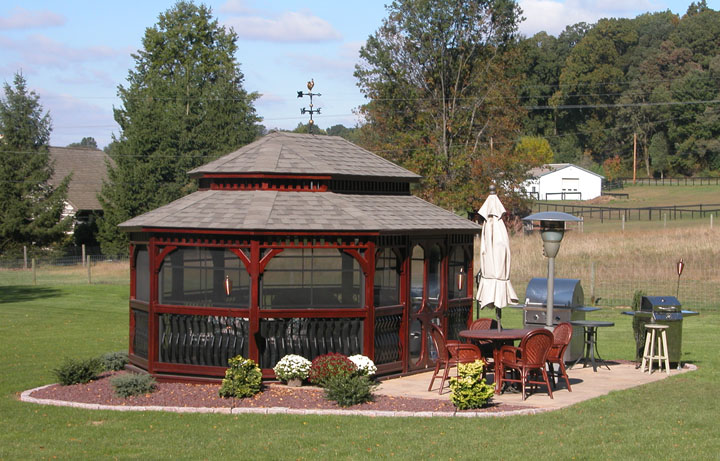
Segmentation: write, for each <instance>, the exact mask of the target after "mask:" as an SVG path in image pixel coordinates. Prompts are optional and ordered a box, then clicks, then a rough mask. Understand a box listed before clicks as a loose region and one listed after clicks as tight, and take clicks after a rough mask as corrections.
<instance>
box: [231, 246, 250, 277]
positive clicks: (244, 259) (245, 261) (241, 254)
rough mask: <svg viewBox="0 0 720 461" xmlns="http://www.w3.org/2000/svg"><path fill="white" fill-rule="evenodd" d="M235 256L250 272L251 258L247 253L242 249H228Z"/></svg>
mask: <svg viewBox="0 0 720 461" xmlns="http://www.w3.org/2000/svg"><path fill="white" fill-rule="evenodd" d="M228 250H230V251H231V252H232V253H233V254H234V255H235V256H237V257H238V258H240V261H242V263H243V264H244V265H245V270H246V271H248V272H250V258H248V257H247V256H246V255H245V252H243V251H242V249H240V248H228Z"/></svg>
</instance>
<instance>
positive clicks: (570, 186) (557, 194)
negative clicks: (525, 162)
mask: <svg viewBox="0 0 720 461" xmlns="http://www.w3.org/2000/svg"><path fill="white" fill-rule="evenodd" d="M528 174H529V176H530V179H528V180H526V181H525V182H524V183H523V188H524V189H525V193H526V194H527V195H528V196H530V197H533V198H535V199H538V200H591V199H594V198H595V197H599V196H600V195H601V194H602V181H603V179H605V177H604V176H601V175H599V174H597V173H593V172H592V171H589V170H586V169H585V168H581V167H579V166H577V165H573V164H571V163H550V164H548V165H543V166H542V167H539V168H533V169H532V170H530V171H529V172H528Z"/></svg>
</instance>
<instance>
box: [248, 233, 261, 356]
mask: <svg viewBox="0 0 720 461" xmlns="http://www.w3.org/2000/svg"><path fill="white" fill-rule="evenodd" d="M249 272H250V321H249V322H248V326H249V332H248V355H249V356H250V357H249V358H251V359H253V360H254V361H255V363H258V362H259V361H260V352H259V350H258V347H257V343H256V338H257V335H258V333H259V332H260V274H261V272H262V271H261V269H260V243H259V242H258V241H257V240H253V241H252V242H251V244H250V270H249Z"/></svg>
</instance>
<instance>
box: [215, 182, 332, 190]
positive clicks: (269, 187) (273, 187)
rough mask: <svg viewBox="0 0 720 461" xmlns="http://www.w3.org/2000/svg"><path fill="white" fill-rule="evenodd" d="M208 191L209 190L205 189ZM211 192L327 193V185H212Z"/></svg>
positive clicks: (263, 183)
mask: <svg viewBox="0 0 720 461" xmlns="http://www.w3.org/2000/svg"><path fill="white" fill-rule="evenodd" d="M205 190H207V189H205ZM210 190H229V191H238V190H239V191H255V190H262V191H278V192H327V191H328V186H327V185H326V184H318V185H313V187H310V186H308V185H296V186H289V185H286V184H269V183H267V182H262V183H260V184H218V183H215V182H214V183H212V184H210Z"/></svg>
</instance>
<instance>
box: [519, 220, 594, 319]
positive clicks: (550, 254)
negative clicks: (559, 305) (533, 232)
mask: <svg viewBox="0 0 720 461" xmlns="http://www.w3.org/2000/svg"><path fill="white" fill-rule="evenodd" d="M523 221H529V222H532V221H540V237H542V241H543V254H544V255H545V257H546V258H548V277H547V312H546V315H545V327H546V328H547V329H548V330H552V329H553V307H554V302H555V300H554V297H555V256H557V254H558V250H560V242H561V241H562V239H563V236H564V235H565V223H566V222H573V221H581V219H580V218H578V217H577V216H573V215H571V214H568V213H561V212H559V211H544V212H542V213H535V214H531V215H530V216H527V217H525V218H523Z"/></svg>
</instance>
